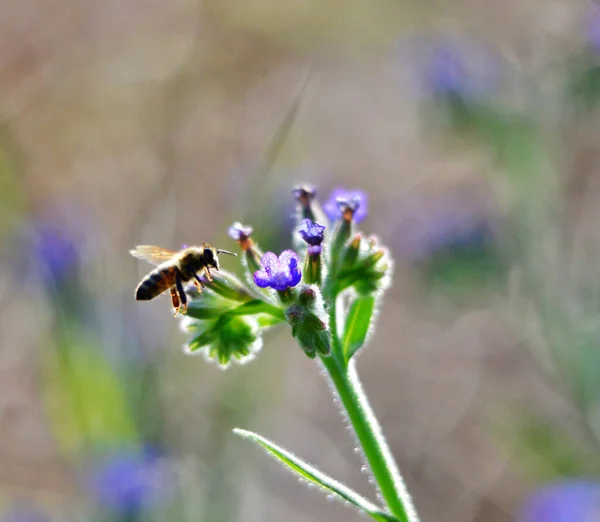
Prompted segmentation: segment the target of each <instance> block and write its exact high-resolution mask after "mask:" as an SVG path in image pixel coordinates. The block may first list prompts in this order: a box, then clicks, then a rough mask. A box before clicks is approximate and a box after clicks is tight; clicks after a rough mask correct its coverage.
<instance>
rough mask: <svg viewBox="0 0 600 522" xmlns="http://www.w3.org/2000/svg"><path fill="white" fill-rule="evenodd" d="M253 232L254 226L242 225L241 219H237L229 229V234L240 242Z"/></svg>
mask: <svg viewBox="0 0 600 522" xmlns="http://www.w3.org/2000/svg"><path fill="white" fill-rule="evenodd" d="M252 232H254V230H253V228H252V227H250V226H246V225H242V224H241V223H240V222H239V221H236V222H235V223H234V224H233V225H231V226H230V227H229V229H228V230H227V235H228V236H229V237H230V238H231V239H233V240H234V241H238V242H240V241H245V240H246V239H248V238H249V237H250V236H251V235H252Z"/></svg>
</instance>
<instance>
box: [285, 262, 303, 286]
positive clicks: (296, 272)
mask: <svg viewBox="0 0 600 522" xmlns="http://www.w3.org/2000/svg"><path fill="white" fill-rule="evenodd" d="M300 279H302V272H300V269H299V268H298V267H297V266H296V267H295V268H293V269H292V270H291V273H290V278H289V281H288V286H289V287H292V286H296V285H297V284H298V283H299V282H300Z"/></svg>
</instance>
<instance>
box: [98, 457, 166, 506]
mask: <svg viewBox="0 0 600 522" xmlns="http://www.w3.org/2000/svg"><path fill="white" fill-rule="evenodd" d="M170 482H171V480H170V478H169V477H168V475H167V470H166V468H165V466H164V463H163V459H161V454H160V452H159V451H157V450H156V449H154V448H149V447H145V448H143V449H142V450H137V451H136V450H130V451H121V452H118V453H116V454H113V455H111V456H109V457H108V458H107V459H106V460H103V461H101V462H100V463H99V464H98V465H97V466H96V467H95V468H93V469H92V471H91V473H90V474H89V476H88V485H89V488H90V493H91V495H92V497H93V498H94V499H95V500H96V501H97V502H98V503H100V504H101V505H102V506H103V507H104V508H107V509H110V510H111V511H113V512H115V513H132V512H139V511H142V510H144V509H147V508H151V507H153V506H156V505H157V504H160V503H161V502H163V501H165V500H166V499H167V498H168V493H169V487H168V486H169V483H170Z"/></svg>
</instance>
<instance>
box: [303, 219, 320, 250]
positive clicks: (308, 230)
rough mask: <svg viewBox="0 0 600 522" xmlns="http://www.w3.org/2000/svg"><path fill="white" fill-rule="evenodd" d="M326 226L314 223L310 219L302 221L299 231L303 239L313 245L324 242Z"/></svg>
mask: <svg viewBox="0 0 600 522" xmlns="http://www.w3.org/2000/svg"><path fill="white" fill-rule="evenodd" d="M324 231H325V227H324V226H323V225H321V224H319V223H313V222H312V221H311V220H310V219H305V220H304V221H302V225H301V226H300V228H299V229H298V233H299V234H300V235H301V236H302V239H304V241H306V242H307V243H308V244H309V245H311V246H317V245H320V244H321V243H322V242H323V237H324V236H323V232H324Z"/></svg>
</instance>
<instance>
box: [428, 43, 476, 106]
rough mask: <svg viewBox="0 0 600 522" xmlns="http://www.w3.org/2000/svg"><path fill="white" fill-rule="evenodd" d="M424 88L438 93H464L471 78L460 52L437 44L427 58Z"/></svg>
mask: <svg viewBox="0 0 600 522" xmlns="http://www.w3.org/2000/svg"><path fill="white" fill-rule="evenodd" d="M423 81H424V84H425V85H424V86H425V89H426V90H428V91H430V92H432V93H434V94H438V95H448V94H465V93H466V92H467V91H468V90H469V89H470V87H471V85H470V84H471V80H470V78H469V74H468V73H467V69H466V67H465V61H464V57H463V55H462V53H461V52H460V51H459V50H458V48H456V47H453V46H450V45H439V46H438V47H436V49H435V50H434V52H433V55H432V56H431V58H430V59H429V62H428V64H427V68H426V70H425V75H424V79H423Z"/></svg>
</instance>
